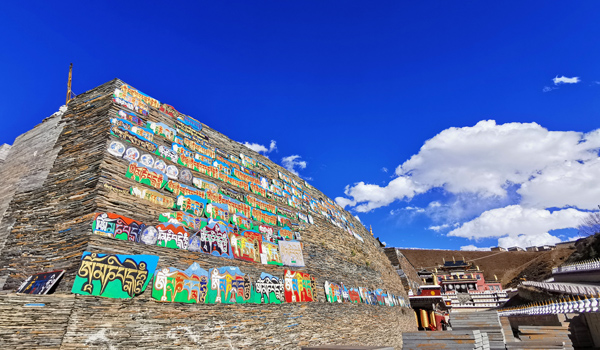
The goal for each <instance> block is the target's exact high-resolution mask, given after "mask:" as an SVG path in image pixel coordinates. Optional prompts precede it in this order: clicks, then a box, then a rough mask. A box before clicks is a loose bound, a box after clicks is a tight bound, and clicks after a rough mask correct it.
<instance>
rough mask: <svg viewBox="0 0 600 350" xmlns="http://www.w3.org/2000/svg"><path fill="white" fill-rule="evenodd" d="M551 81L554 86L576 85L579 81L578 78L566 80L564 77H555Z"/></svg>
mask: <svg viewBox="0 0 600 350" xmlns="http://www.w3.org/2000/svg"><path fill="white" fill-rule="evenodd" d="M552 81H553V82H554V85H559V84H577V83H579V82H580V81H581V80H580V79H579V77H573V78H567V77H565V76H564V75H563V76H562V77H559V76H558V75H557V76H556V77H554V79H552Z"/></svg>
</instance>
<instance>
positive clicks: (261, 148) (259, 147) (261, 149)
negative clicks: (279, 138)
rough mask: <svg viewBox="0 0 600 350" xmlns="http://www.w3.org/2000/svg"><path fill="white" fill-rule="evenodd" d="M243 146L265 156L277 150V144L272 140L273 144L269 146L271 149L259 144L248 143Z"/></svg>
mask: <svg viewBox="0 0 600 350" xmlns="http://www.w3.org/2000/svg"><path fill="white" fill-rule="evenodd" d="M240 143H241V142H240ZM242 145H244V146H246V147H248V148H250V149H251V150H253V151H254V152H256V153H260V154H263V155H265V154H269V153H271V152H273V151H275V150H277V142H276V141H275V140H271V143H270V144H269V148H267V147H266V146H264V145H261V144H258V143H250V142H247V141H246V142H244V143H242Z"/></svg>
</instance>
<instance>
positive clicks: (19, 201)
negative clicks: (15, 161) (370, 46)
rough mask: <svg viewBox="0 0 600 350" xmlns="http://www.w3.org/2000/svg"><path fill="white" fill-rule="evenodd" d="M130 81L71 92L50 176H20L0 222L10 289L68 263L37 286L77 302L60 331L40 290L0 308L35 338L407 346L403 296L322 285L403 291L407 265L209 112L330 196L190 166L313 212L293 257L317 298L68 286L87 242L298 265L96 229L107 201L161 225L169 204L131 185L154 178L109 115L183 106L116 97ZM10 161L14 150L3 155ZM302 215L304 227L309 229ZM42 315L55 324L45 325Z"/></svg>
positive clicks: (157, 114)
mask: <svg viewBox="0 0 600 350" xmlns="http://www.w3.org/2000/svg"><path fill="white" fill-rule="evenodd" d="M124 85H125V84H124V83H123V82H122V81H120V80H114V81H111V82H109V83H106V84H104V85H102V86H100V87H98V88H95V89H93V90H91V91H89V92H87V93H84V94H81V95H79V96H78V97H77V98H76V99H75V100H74V101H72V102H71V103H70V104H69V106H68V109H67V110H66V111H65V113H64V114H63V115H61V116H56V117H54V118H55V119H52V120H55V121H56V124H57V127H56V128H55V129H56V130H59V135H58V136H57V138H56V139H55V140H54V141H53V142H50V145H48V147H47V150H46V152H45V153H44V154H46V155H47V163H44V164H48V165H44V166H46V167H47V172H46V173H45V174H44V175H43V176H42V177H41V178H36V180H35V181H36V186H30V187H27V186H25V187H26V191H25V190H21V189H20V188H18V186H17V188H16V190H15V192H14V195H13V196H12V198H11V200H10V204H9V205H8V208H7V210H6V214H5V215H4V217H3V220H2V222H0V233H2V232H5V233H6V235H5V238H6V244H5V246H4V248H3V249H2V251H1V254H0V284H1V282H2V281H3V279H5V281H6V282H5V283H4V285H3V287H2V289H4V290H5V291H10V290H15V289H16V288H17V287H18V286H19V285H20V284H21V283H22V282H23V281H24V280H25V279H26V278H27V277H28V276H29V275H32V274H35V273H39V272H45V271H55V270H65V271H66V272H65V274H64V276H63V277H62V279H61V280H60V281H59V282H58V284H57V285H56V287H55V288H56V289H55V294H54V295H51V296H31V297H29V298H32V299H31V300H35V301H36V302H37V303H39V304H44V306H40V307H43V309H40V310H44V311H43V312H44V313H47V314H52V313H53V312H61V313H62V312H64V310H63V309H62V308H64V304H62V305H61V306H60V308H59V307H55V305H56V304H55V303H54V302H50V301H52V300H54V299H52V298H56V297H57V296H62V297H64V298H66V299H69V300H71V301H72V302H73V303H72V307H71V309H70V314H69V315H68V316H67V317H66V320H61V319H57V321H56V324H55V325H53V326H52V327H53V329H54V331H51V329H50V328H49V327H50V325H47V324H46V323H43V324H40V325H37V324H36V323H35V319H33V320H32V319H29V318H27V317H25V315H26V313H25V312H24V311H23V310H29V309H27V307H28V306H26V304H30V302H20V301H21V300H22V299H20V298H18V297H16V298H15V297H14V296H10V300H9V299H7V298H8V297H2V300H4V302H5V304H3V305H13V306H14V307H13V309H12V310H13V311H14V315H13V316H14V317H12V318H10V319H8V318H7V319H2V318H0V327H3V326H9V323H10V322H13V323H15V322H16V323H15V324H19V332H21V334H27V336H28V337H29V338H31V344H34V343H35V344H38V345H39V344H44V343H43V341H49V340H42V339H38V336H36V334H38V333H39V334H44V337H45V339H52V341H54V342H57V343H59V344H61V347H62V348H81V347H84V346H101V347H108V348H111V347H114V348H129V347H136V348H159V347H173V346H183V347H192V348H207V349H210V348H215V349H221V348H231V347H234V348H240V349H274V348H290V349H299V348H300V347H302V346H309V345H319V344H336V343H337V344H354V345H362V344H372V345H390V346H397V347H398V346H400V345H401V332H402V331H407V330H415V328H416V327H415V324H414V317H413V315H412V313H409V312H408V311H407V309H405V308H400V307H395V308H387V307H379V306H372V305H366V304H360V303H359V304H355V303H349V302H342V303H335V304H330V303H326V293H325V291H324V289H323V283H324V282H325V281H332V282H335V283H341V282H343V283H344V284H345V285H347V286H352V287H359V286H360V287H365V288H368V289H369V290H376V289H382V290H384V291H386V292H387V293H389V294H395V295H397V296H405V295H406V294H405V293H404V292H403V288H402V284H401V281H400V278H399V276H398V275H397V274H396V273H395V271H394V269H393V267H392V266H391V265H390V263H389V260H388V259H387V258H386V256H385V255H384V254H383V252H382V251H381V249H380V248H379V244H378V242H377V240H376V239H375V238H374V237H373V236H372V235H370V234H369V232H368V231H367V230H366V229H365V228H364V227H363V226H362V225H361V224H360V223H359V222H358V221H356V220H355V219H354V217H353V216H352V215H351V214H349V213H347V212H345V211H343V210H342V209H341V208H339V207H336V206H335V204H334V203H333V202H332V201H331V200H330V199H328V198H327V197H326V196H324V195H323V194H322V193H321V192H319V191H318V190H316V189H314V188H312V187H309V186H307V185H306V184H305V183H304V182H303V181H302V180H301V179H300V178H298V177H297V176H295V175H294V174H291V173H289V172H287V171H286V170H285V169H283V168H282V167H280V166H279V165H277V164H275V163H272V162H271V161H269V160H268V159H267V158H265V157H263V156H261V155H259V154H257V153H255V152H253V151H251V150H249V149H247V148H245V147H244V146H243V145H241V144H239V143H237V142H234V141H232V140H230V139H228V138H227V137H226V136H224V135H223V134H221V133H219V132H217V131H215V130H213V129H211V128H210V127H208V126H207V125H206V124H202V133H203V135H204V136H206V139H207V140H208V142H209V143H210V145H211V146H213V147H216V148H217V149H219V150H220V151H221V152H222V155H225V156H228V155H229V156H231V155H233V156H236V155H238V156H239V155H240V154H244V155H247V156H248V157H249V158H252V159H255V160H257V161H258V162H260V163H262V164H263V165H264V166H263V167H260V165H259V167H260V168H257V169H254V170H253V171H255V172H256V173H258V172H260V174H261V175H264V176H265V177H266V178H269V179H275V180H277V179H279V180H278V181H281V179H286V178H287V179H289V180H288V181H289V182H290V183H292V185H294V186H296V184H301V186H300V187H302V189H303V191H304V192H305V193H307V195H309V196H310V197H311V198H313V199H319V203H320V204H321V205H322V207H324V208H327V210H322V209H323V208H322V207H318V206H317V207H316V210H315V208H311V206H310V204H309V205H308V207H307V206H306V204H303V203H302V202H300V203H295V202H294V203H292V204H293V205H292V206H290V205H288V204H290V203H289V202H288V203H287V204H286V203H283V202H282V201H281V199H280V198H279V197H269V196H266V197H262V196H259V195H257V194H256V193H254V192H253V191H250V190H247V189H242V188H237V187H234V186H233V184H232V183H229V184H227V183H224V182H222V181H221V182H219V180H217V179H214V178H212V177H209V176H206V175H203V174H202V173H200V172H198V171H195V170H192V175H193V177H196V178H199V179H202V180H203V181H209V182H213V183H215V184H217V183H218V186H220V188H221V187H222V188H225V189H226V190H228V191H236V192H238V193H240V194H242V195H253V196H255V197H259V198H260V199H261V200H262V201H264V202H265V203H268V204H271V205H274V206H278V207H279V206H281V207H282V208H285V209H287V210H290V211H293V212H301V213H302V214H304V215H306V217H307V216H308V214H311V216H312V219H313V220H312V223H306V222H302V221H304V218H305V216H298V217H297V218H295V219H293V221H294V222H293V223H294V224H297V225H294V226H293V227H295V228H298V229H297V230H296V232H295V234H299V236H295V237H294V238H296V239H298V238H299V239H300V242H301V243H302V255H303V260H304V266H294V267H293V269H294V270H295V271H297V272H300V273H304V274H308V275H310V276H311V277H313V278H314V279H315V280H316V281H317V284H316V291H315V292H316V293H315V294H316V302H309V303H289V304H287V303H285V304H279V305H277V304H270V305H265V304H231V305H207V304H178V303H161V302H157V301H156V300H155V299H154V298H153V297H152V295H151V294H152V290H151V287H148V288H147V289H146V290H145V291H142V292H141V294H140V295H137V296H135V297H134V298H133V299H131V300H128V301H126V302H124V301H121V300H119V299H107V298H102V297H96V296H74V295H73V294H70V291H71V289H72V288H73V285H74V281H75V276H76V275H77V272H78V269H79V266H80V265H81V261H82V260H81V259H82V253H83V252H84V251H87V252H90V253H91V254H96V255H97V256H102V255H103V254H108V255H111V254H122V255H153V256H158V257H159V262H158V266H159V268H167V267H168V268H173V269H177V270H180V271H185V270H186V269H188V268H189V267H191V266H196V265H197V266H198V267H199V268H200V269H205V270H210V269H211V268H218V267H224V266H232V265H233V266H235V267H237V268H239V269H240V270H241V271H243V272H244V273H245V274H246V275H248V276H250V279H251V280H252V281H256V280H257V279H258V278H260V276H261V274H262V273H267V274H269V275H272V276H278V277H283V275H284V271H285V270H286V269H289V267H285V266H278V265H268V264H267V265H264V264H262V263H257V262H250V261H244V260H237V259H236V260H233V259H227V258H224V257H218V256H214V255H210V254H200V253H197V252H193V251H189V250H183V249H170V248H167V247H161V246H158V245H147V244H142V243H139V242H134V241H128V240H119V239H114V238H110V237H105V236H102V235H97V234H93V233H92V232H93V231H92V222H93V221H94V220H95V218H96V216H97V214H98V213H116V214H118V215H121V216H123V217H127V218H131V219H132V220H135V221H137V222H141V223H144V224H149V225H152V224H157V223H158V218H159V217H160V215H161V214H164V213H165V211H168V210H165V207H164V206H163V205H161V203H158V202H157V201H151V200H144V199H140V198H138V197H136V196H134V195H132V194H131V190H130V189H131V187H134V186H137V187H145V188H146V189H151V187H150V186H147V185H145V184H143V183H139V182H137V181H136V180H135V179H133V178H128V177H127V176H126V173H127V170H128V167H129V161H127V160H125V159H123V158H122V157H116V156H115V155H113V154H111V153H109V152H108V149H109V147H110V145H111V143H113V142H114V141H119V142H122V139H121V138H119V137H117V136H115V135H112V134H111V133H110V130H111V128H112V126H113V125H112V124H111V121H110V119H112V118H116V117H117V116H118V115H122V114H119V112H120V111H122V110H123V111H125V112H127V113H130V114H131V115H133V116H135V117H137V118H140V119H142V120H144V121H145V122H154V123H163V124H165V125H172V124H173V122H174V118H173V117H172V116H171V115H169V114H168V113H165V111H167V110H166V109H165V110H164V111H161V110H160V107H162V105H152V104H150V106H149V108H148V110H147V113H144V111H143V109H140V108H138V107H139V105H135V104H132V105H131V108H129V106H127V105H123V104H119V103H117V102H116V101H115V98H114V96H113V95H114V93H115V90H116V89H122V88H123V86H124ZM144 96H147V95H144ZM182 109H183V108H182ZM167 112H168V111H167ZM199 119H200V118H199ZM132 120H135V119H133V118H132ZM42 126H43V124H42ZM152 142H155V143H156V145H157V147H160V146H164V147H167V146H168V147H169V148H171V144H170V143H167V141H165V140H164V139H163V138H160V137H157V138H155V139H154V140H153V141H152ZM122 143H123V144H125V145H128V146H131V144H128V143H126V142H122ZM16 146H17V145H16V144H15V145H13V147H12V148H13V149H14V148H15V147H16ZM17 148H19V147H17ZM13 149H11V153H12V152H13ZM23 149H26V148H23ZM138 149H139V148H138ZM142 152H144V153H146V151H142ZM148 153H150V152H148ZM156 158H159V159H161V160H162V161H164V162H165V164H166V165H172V166H176V167H177V168H178V170H179V171H180V172H181V171H182V170H184V169H185V167H183V166H181V165H180V164H177V163H175V162H171V161H170V160H169V159H167V158H163V157H160V156H158V155H156ZM230 160H231V158H230ZM10 162H11V159H10V154H9V157H7V159H6V161H5V162H4V164H3V165H2V167H5V166H7V164H10ZM255 164H258V163H255ZM24 169H27V168H24ZM0 170H5V169H4V168H2V169H0ZM23 178H26V177H23ZM296 187H299V186H296ZM152 190H154V191H157V192H158V193H160V195H161V196H162V197H165V198H170V199H172V200H176V199H177V197H175V196H174V195H173V193H171V192H169V191H166V190H164V188H153V189H152ZM321 199H322V200H321ZM332 208H335V211H334V210H332ZM311 209H312V210H311ZM302 226H303V227H304V229H303V230H300V227H302ZM359 237H360V238H359ZM0 238H1V237H0ZM194 263H195V264H196V265H194ZM150 285H151V284H150ZM45 298H46V299H45ZM44 300H47V301H48V303H45V302H44ZM3 311H5V312H8V313H11V308H10V307H6V308H5V309H3ZM20 315H23V318H20ZM17 321H18V322H17ZM19 322H20V323H19ZM40 327H41V329H42V330H43V329H46V330H48V332H43V331H40V329H39V328H40ZM11 329H14V327H13V328H11ZM36 342H37V343H36ZM10 344H11V346H13V345H15V344H18V341H17V340H16V339H13V341H12V342H11V343H10ZM40 346H41V345H39V346H33V347H40ZM15 348H18V347H15Z"/></svg>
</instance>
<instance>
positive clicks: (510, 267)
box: [400, 249, 574, 288]
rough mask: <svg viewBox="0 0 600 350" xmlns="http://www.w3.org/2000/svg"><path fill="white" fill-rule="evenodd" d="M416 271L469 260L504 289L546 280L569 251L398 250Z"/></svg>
mask: <svg viewBox="0 0 600 350" xmlns="http://www.w3.org/2000/svg"><path fill="white" fill-rule="evenodd" d="M400 251H401V252H402V254H404V256H406V258H407V259H408V260H409V261H410V262H411V263H412V264H413V265H414V266H415V268H416V269H417V270H419V269H421V268H425V269H427V270H433V268H435V267H437V266H438V265H442V264H443V259H446V261H448V260H452V257H454V258H455V259H456V260H462V259H463V257H464V259H466V260H467V261H472V262H473V263H474V264H475V265H477V266H479V269H480V270H482V271H483V274H484V277H485V279H486V280H493V279H494V275H496V276H498V280H500V281H501V282H502V285H503V286H504V287H505V288H508V287H515V286H516V285H517V284H518V281H519V279H520V278H525V279H527V280H532V281H539V280H543V279H545V278H548V277H549V276H550V274H551V272H552V268H553V267H556V266H558V265H560V264H562V263H563V262H564V261H565V260H566V259H567V258H568V257H569V256H570V255H571V254H572V253H573V252H574V250H573V249H557V250H551V251H546V252H480V251H461V250H426V249H400Z"/></svg>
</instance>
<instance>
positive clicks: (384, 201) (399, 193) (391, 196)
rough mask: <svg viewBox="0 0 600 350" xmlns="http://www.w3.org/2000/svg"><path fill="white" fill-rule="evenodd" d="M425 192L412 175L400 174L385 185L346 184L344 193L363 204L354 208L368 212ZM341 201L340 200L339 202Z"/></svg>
mask: <svg viewBox="0 0 600 350" xmlns="http://www.w3.org/2000/svg"><path fill="white" fill-rule="evenodd" d="M421 192H423V191H422V190H421V188H420V186H418V185H417V184H415V183H414V182H413V181H412V180H411V179H410V177H407V176H400V177H397V178H395V179H393V180H392V181H390V183H389V184H388V185H387V186H385V187H381V186H379V185H374V184H365V183H364V182H362V181H361V182H359V183H356V184H354V186H352V187H350V186H346V190H345V191H344V193H345V194H346V196H349V197H352V198H353V201H354V202H355V204H353V205H356V203H361V202H363V204H360V205H357V206H355V207H354V210H356V211H358V212H361V213H366V212H369V211H371V210H373V209H375V208H380V207H383V206H386V205H388V204H390V203H392V202H394V201H395V200H398V199H405V198H406V199H410V198H412V197H413V196H414V195H415V194H416V193H421ZM338 203H339V202H338Z"/></svg>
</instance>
